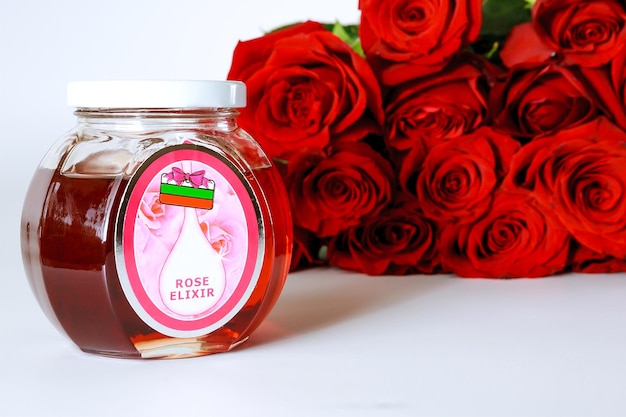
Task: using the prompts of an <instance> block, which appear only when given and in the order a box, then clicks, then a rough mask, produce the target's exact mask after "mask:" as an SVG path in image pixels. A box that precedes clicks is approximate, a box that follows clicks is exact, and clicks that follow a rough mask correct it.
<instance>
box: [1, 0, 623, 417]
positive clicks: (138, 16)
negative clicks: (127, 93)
mask: <svg viewBox="0 0 626 417" xmlns="http://www.w3.org/2000/svg"><path fill="white" fill-rule="evenodd" d="M356 6H357V1H356V0H352V1H341V2H339V1H334V0H333V1H331V0H318V1H315V2H310V1H307V2H304V1H297V0H282V1H281V0H264V1H257V0H248V1H244V0H232V1H229V2H217V1H213V0H211V1H207V0H205V1H200V0H178V1H156V0H141V1H132V0H123V1H122V0H113V1H109V2H100V3H94V2H84V1H83V2H79V1H77V0H72V1H64V0H57V1H53V2H48V1H43V0H41V1H21V2H17V1H14V2H8V1H4V2H2V3H0V52H1V54H2V55H1V57H2V58H1V59H2V66H1V67H0V68H1V69H0V83H1V84H0V125H1V126H2V143H3V145H4V149H3V152H2V153H1V154H2V167H1V169H2V175H3V178H4V181H3V186H4V191H5V192H4V196H5V197H4V198H3V204H2V206H0V210H1V211H2V212H1V215H2V218H3V219H4V221H3V222H2V224H1V226H0V233H1V235H2V236H3V237H4V239H3V240H2V250H1V251H0V261H1V262H2V265H3V267H4V269H3V271H4V273H3V274H2V279H0V294H1V295H2V302H1V303H0V329H2V340H1V341H0V342H1V343H0V380H1V381H2V387H1V388H0V416H91V415H94V416H133V415H134V416H155V417H156V416H166V415H168V416H219V415H221V416H251V415H254V416H290V417H291V416H323V417H333V416H358V417H367V416H392V417H393V416H480V417H489V416H494V417H496V416H497V417H503V416H624V415H626V396H625V395H624V393H625V392H626V275H625V274H616V275H612V276H574V275H572V276H565V277H558V278H549V279H540V280H516V281H490V280H463V279H457V278H450V277H421V276H413V277H405V278H391V277H388V278H383V277H379V278H370V277H366V276H362V275H357V274H349V273H345V272H341V271H336V270H313V271H310V272H304V273H297V274H293V275H291V276H290V278H289V281H288V284H287V286H286V288H285V291H284V293H283V296H282V297H281V298H280V300H279V302H278V304H277V306H276V308H275V310H274V311H273V312H272V314H271V315H270V318H269V320H268V321H267V322H266V323H264V324H263V325H262V327H261V328H260V329H259V331H258V332H257V333H255V334H254V335H253V339H252V341H251V342H250V343H249V344H247V345H246V346H243V347H242V348H241V349H239V350H236V351H233V352H230V353H227V354H220V355H214V356H209V357H203V358H197V359H185V360H175V361H127V360H114V359H105V358H99V357H95V356H90V355H87V354H83V353H81V352H80V351H78V350H77V349H76V348H74V347H73V346H72V345H71V344H70V343H69V342H68V341H67V340H66V339H65V338H64V337H62V336H61V335H60V334H58V333H57V331H56V330H55V329H54V328H53V327H52V325H50V324H49V323H48V321H47V319H46V318H45V317H44V316H43V313H41V311H40V309H39V307H38V306H37V305H36V303H35V301H34V298H33V297H32V295H31V293H30V289H29V288H28V285H27V284H26V281H25V277H24V273H23V270H22V265H21V261H20V250H19V213H20V210H21V203H22V200H23V197H24V193H25V188H26V185H27V183H28V182H29V181H30V176H31V175H32V172H33V170H34V169H35V166H36V165H37V163H38V161H39V160H40V158H41V157H42V156H43V153H44V152H45V151H46V150H47V149H48V147H49V146H50V145H51V144H52V142H53V141H54V140H55V139H56V138H57V137H59V136H61V135H62V134H63V133H64V132H65V131H66V130H69V129H70V127H71V126H72V125H73V123H74V116H73V115H72V113H71V109H69V108H67V107H66V106H65V99H66V97H65V88H66V83H67V82H68V81H72V80H99V79H202V78H208V79H220V78H222V79H223V78H225V76H226V73H227V71H228V67H229V65H230V56H231V53H232V49H233V48H234V45H235V43H236V41H237V40H238V39H247V38H250V37H253V36H258V35H259V34H261V33H262V31H263V30H267V29H271V28H273V27H275V26H279V25H282V24H285V23H288V22H291V21H295V20H304V19H307V18H313V19H319V20H326V21H332V20H334V19H335V18H339V19H340V20H342V21H344V22H348V21H356V20H357V19H358V12H357V10H356ZM8 196H10V197H8Z"/></svg>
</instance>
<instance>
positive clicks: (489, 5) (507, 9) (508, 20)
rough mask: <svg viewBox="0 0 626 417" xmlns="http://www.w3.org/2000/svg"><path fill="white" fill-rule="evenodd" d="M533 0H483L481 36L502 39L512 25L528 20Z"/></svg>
mask: <svg viewBox="0 0 626 417" xmlns="http://www.w3.org/2000/svg"><path fill="white" fill-rule="evenodd" d="M532 3H534V0H483V24H482V28H481V31H480V34H481V37H486V38H497V39H504V38H506V35H507V34H508V33H509V32H510V31H511V29H512V28H513V26H515V25H518V24H520V23H524V22H529V21H530V6H532Z"/></svg>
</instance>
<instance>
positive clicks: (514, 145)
mask: <svg viewBox="0 0 626 417" xmlns="http://www.w3.org/2000/svg"><path fill="white" fill-rule="evenodd" d="M519 147H520V145H519V143H518V142H517V141H515V140H514V139H512V138H511V137H510V136H505V135H502V134H499V133H496V132H494V131H493V130H492V129H491V128H490V127H482V128H480V129H478V130H476V131H474V132H473V133H470V134H468V135H465V136H459V137H457V138H454V139H451V140H449V141H446V142H442V143H440V144H438V145H436V146H434V147H433V148H432V149H430V150H428V151H425V150H424V148H420V147H416V148H414V149H413V150H412V151H411V152H410V153H409V154H408V155H407V157H406V158H405V159H404V161H403V163H402V166H401V170H400V183H401V185H402V187H403V189H404V190H405V191H407V192H408V193H409V194H412V195H414V196H416V197H417V199H418V201H419V202H420V204H421V207H422V210H423V211H424V215H425V216H426V217H428V218H430V219H433V220H436V221H438V222H446V221H453V222H461V223H467V222H469V221H472V220H474V219H475V218H476V217H479V216H481V215H482V214H483V213H484V212H485V211H486V210H487V209H488V208H489V205H490V203H491V200H492V198H493V193H494V191H495V190H496V188H497V187H498V186H499V184H500V182H501V180H502V178H504V176H505V175H506V173H507V172H508V168H509V164H510V161H511V158H512V157H513V154H514V153H515V152H517V150H518V149H519Z"/></svg>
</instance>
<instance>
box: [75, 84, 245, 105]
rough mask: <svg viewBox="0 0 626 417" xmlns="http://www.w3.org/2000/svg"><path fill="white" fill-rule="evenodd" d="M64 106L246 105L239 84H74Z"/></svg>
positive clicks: (242, 89) (243, 88) (241, 87)
mask: <svg viewBox="0 0 626 417" xmlns="http://www.w3.org/2000/svg"><path fill="white" fill-rule="evenodd" d="M67 104H68V105H69V106H72V107H82V108H127V109H128V108H130V109H135V108H144V109H155V108H159V109H160V108H202V107H217V108H224V107H233V108H240V107H245V106H246V86H245V84H244V83H242V82H240V81H211V80H193V81H174V80H172V81H74V82H70V83H69V84H68V86H67Z"/></svg>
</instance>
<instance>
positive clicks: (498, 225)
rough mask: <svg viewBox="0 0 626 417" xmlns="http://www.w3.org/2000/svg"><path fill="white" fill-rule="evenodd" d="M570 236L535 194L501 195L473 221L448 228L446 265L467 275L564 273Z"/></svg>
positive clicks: (443, 247) (442, 249) (444, 244)
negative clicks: (483, 213) (535, 198)
mask: <svg viewBox="0 0 626 417" xmlns="http://www.w3.org/2000/svg"><path fill="white" fill-rule="evenodd" d="M569 243H570V236H569V234H568V233H567V231H565V230H564V228H563V226H562V225H561V223H560V222H559V220H558V218H557V217H556V216H555V215H554V214H553V213H552V212H551V211H550V210H545V209H544V208H543V207H540V206H537V204H536V203H535V200H534V198H532V196H530V195H529V194H515V193H511V194H509V193H496V195H495V196H494V199H493V202H492V205H491V208H490V209H489V211H488V212H487V213H486V214H485V215H484V216H483V217H481V218H480V219H478V220H476V221H474V222H473V223H470V224H465V225H456V224H454V223H448V224H446V225H445V226H444V228H443V231H442V233H441V238H440V252H441V257H442V262H443V265H444V268H449V269H450V270H451V271H452V272H454V273H455V274H457V275H460V276H463V277H473V278H478V277H484V278H521V277H528V278H536V277H542V276H546V275H552V274H555V273H558V272H561V271H562V270H563V269H564V268H565V266H566V264H567V255H568V251H569V246H570V245H569Z"/></svg>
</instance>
